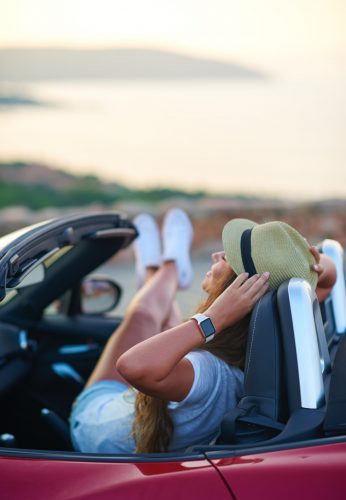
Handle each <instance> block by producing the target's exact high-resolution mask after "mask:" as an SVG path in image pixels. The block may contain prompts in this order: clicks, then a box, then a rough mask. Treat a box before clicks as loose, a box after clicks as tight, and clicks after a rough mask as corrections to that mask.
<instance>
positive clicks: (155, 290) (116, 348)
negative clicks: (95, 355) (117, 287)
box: [86, 261, 178, 386]
mask: <svg viewBox="0 0 346 500" xmlns="http://www.w3.org/2000/svg"><path fill="white" fill-rule="evenodd" d="M150 275H151V276H150ZM177 287H178V275H177V269H176V265H175V262H174V261H169V262H164V263H163V264H162V265H161V266H160V268H159V269H158V270H157V271H156V272H155V270H153V272H151V273H150V272H149V274H148V279H147V280H146V282H145V283H144V285H143V287H142V288H141V289H140V290H138V292H137V293H136V295H135V296H134V297H133V299H132V301H131V303H130V305H129V307H128V309H127V312H126V314H125V317H124V320H123V322H122V323H121V325H120V326H119V327H118V328H117V329H116V331H115V332H114V333H113V334H112V336H111V337H110V339H109V340H108V342H107V344H106V346H105V348H104V350H103V352H102V354H101V356H100V358H99V360H98V362H97V364H96V366H95V368H94V370H93V372H92V374H91V375H90V377H89V379H88V381H87V383H86V386H89V385H91V384H93V383H95V382H98V381H100V380H118V381H120V382H123V383H125V384H126V381H125V380H124V379H123V378H122V377H121V375H120V374H119V373H118V372H117V370H116V369H115V364H116V361H117V360H118V358H119V356H121V354H123V353H124V352H126V351H127V350H128V349H130V348H131V347H133V346H134V345H135V344H138V343H139V342H142V341H143V340H146V339H147V338H149V337H152V336H153V335H155V334H157V333H159V332H160V331H162V327H163V323H164V322H165V321H166V320H167V319H168V317H169V316H170V314H171V310H172V304H173V301H174V297H175V294H176V291H177Z"/></svg>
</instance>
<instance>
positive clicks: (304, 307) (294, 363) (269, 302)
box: [220, 278, 330, 443]
mask: <svg viewBox="0 0 346 500" xmlns="http://www.w3.org/2000/svg"><path fill="white" fill-rule="evenodd" d="M329 371H330V359H329V353H328V347H327V342H326V338H325V333H324V328H323V323H322V318H321V314H320V309H319V305H318V302H317V298H316V295H315V293H314V292H313V291H312V290H311V287H310V285H309V284H308V283H307V282H306V281H304V280H302V279H299V278H292V279H290V280H289V281H286V282H285V283H283V284H282V285H281V286H280V288H279V289H278V291H277V292H268V293H267V294H266V295H265V296H264V297H262V299H261V300H260V301H259V302H258V303H257V305H256V307H255V309H254V311H253V313H252V317H251V322H250V327H249V338H248V346H247V355H246V363H245V374H244V375H245V378H244V394H243V397H242V398H241V400H240V401H239V404H238V406H237V408H236V409H235V410H234V411H232V412H230V414H228V415H227V416H226V417H225V419H224V421H223V423H222V426H221V439H220V442H223V443H227V442H228V443H229V442H243V441H245V440H247V442H249V437H250V436H251V437H250V439H257V440H263V439H271V442H280V441H281V442H282V441H290V440H294V439H297V438H304V437H305V436H306V437H308V436H310V435H311V434H312V435H313V434H315V433H317V432H320V429H321V426H322V424H321V420H322V422H323V411H322V412H321V410H322V409H323V408H324V404H325V388H324V387H325V378H326V376H327V373H328V372H329ZM256 427H257V428H258V432H257V435H256V433H254V428H256ZM261 430H263V432H261ZM265 430H266V431H267V432H264V431H265Z"/></svg>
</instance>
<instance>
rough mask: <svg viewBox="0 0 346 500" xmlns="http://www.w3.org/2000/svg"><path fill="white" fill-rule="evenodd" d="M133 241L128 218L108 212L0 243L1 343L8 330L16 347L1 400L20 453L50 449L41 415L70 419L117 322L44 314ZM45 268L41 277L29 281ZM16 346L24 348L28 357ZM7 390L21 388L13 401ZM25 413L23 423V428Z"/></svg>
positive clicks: (0, 374)
mask: <svg viewBox="0 0 346 500" xmlns="http://www.w3.org/2000/svg"><path fill="white" fill-rule="evenodd" d="M135 236H136V230H135V228H134V226H133V225H132V223H131V222H130V221H129V220H128V219H127V218H126V217H124V216H123V215H120V214H117V213H113V212H109V213H100V214H86V215H77V216H70V217H66V218H61V219H57V220H53V221H47V222H45V223H41V224H38V225H36V226H33V227H29V228H26V229H24V230H21V231H19V232H16V233H15V234H12V235H9V236H8V237H5V239H3V240H0V290H1V292H2V296H3V298H5V293H4V292H7V293H8V294H9V295H10V300H8V301H7V302H6V300H7V297H6V298H5V300H4V301H3V302H2V305H1V304H0V322H1V323H2V325H3V328H2V329H1V328H0V335H1V333H2V332H3V335H5V330H7V333H6V335H7V336H6V340H8V339H10V342H11V343H12V344H13V345H12V347H9V343H8V342H7V351H8V352H6V353H5V354H6V362H5V363H3V364H2V365H1V367H0V378H2V382H3V387H2V389H3V390H2V389H1V387H0V389H1V390H0V397H1V396H2V395H3V397H4V398H5V399H4V400H3V402H4V403H5V404H7V406H8V408H10V409H11V411H9V413H8V418H7V420H6V422H5V430H7V427H9V428H10V429H11V426H12V424H13V422H15V421H17V422H18V423H17V425H15V424H13V425H14V427H15V428H16V429H17V433H16V434H18V433H19V435H20V436H22V438H21V437H20V438H19V439H20V441H21V442H22V446H24V447H30V446H31V445H34V444H35V443H37V442H40V446H41V447H42V448H43V447H45V446H46V447H51V446H52V443H50V442H49V440H47V439H46V435H45V433H44V432H43V429H42V421H41V419H40V413H41V412H42V410H43V409H44V408H48V409H50V410H52V411H54V412H57V413H58V416H60V417H62V418H63V419H65V420H66V419H67V417H68V414H69V411H70V407H71V404H72V401H73V400H74V398H75V396H76V395H77V394H78V392H79V391H80V390H81V388H82V387H83V385H84V380H85V378H86V377H87V375H88V373H89V372H90V371H91V369H92V367H93V366H94V364H95V362H96V360H97V358H98V356H99V354H100V352H101V350H102V348H103V345H104V344H105V342H106V340H107V338H108V337H109V335H110V334H111V332H112V331H113V330H114V329H115V328H116V327H117V325H118V324H119V322H120V321H121V318H116V317H113V318H107V317H105V316H103V315H95V316H89V317H85V316H84V315H83V314H77V315H59V316H56V317H48V316H46V315H45V314H44V311H45V310H46V308H47V307H48V306H49V304H51V303H52V302H53V301H55V300H57V299H59V297H61V296H62V295H63V294H64V293H66V291H68V290H69V289H72V288H74V287H76V285H78V284H79V283H80V282H81V280H82V279H83V278H84V276H86V275H88V274H90V272H92V271H93V270H94V269H95V268H97V267H98V266H99V265H100V264H102V263H104V262H105V261H106V260H107V259H109V258H110V257H111V256H113V255H114V254H116V253H117V252H118V251H120V250H121V249H123V248H125V247H127V246H128V245H129V244H130V243H131V242H132V240H133V239H134V238H135ZM42 266H44V273H43V276H42V275H41V276H38V278H37V276H36V278H35V279H34V280H32V279H31V278H32V275H33V274H34V275H35V273H36V270H37V269H38V268H39V267H42ZM36 274H37V273H36ZM28 279H31V281H30V282H29V283H28V281H27V280H28ZM11 294H14V296H12V297H11ZM9 329H10V330H11V331H8V330H9ZM16 329H17V331H16ZM12 330H14V331H12ZM20 339H21V340H20ZM20 342H21V343H22V345H25V346H26V351H25V353H24V350H23V352H22V351H21V348H20V345H19V344H20ZM14 353H17V354H19V356H17V357H20V358H21V362H22V361H23V359H22V358H24V354H25V367H26V369H25V370H24V368H23V367H22V368H21V370H20V371H19V369H18V366H17V365H16V367H15V369H13V366H14V365H13V363H15V362H17V361H18V360H17V359H16V360H14V359H13V357H14V355H13V354H14ZM1 354H2V353H0V355H1ZM22 354H23V355H22ZM5 372H6V373H9V374H10V376H6V375H5ZM24 377H26V379H25V384H24V385H22V384H20V382H21V380H23V379H24ZM14 379H15V380H14ZM10 386H11V387H10ZM12 386H13V387H16V386H18V387H20V391H17V393H16V394H15V397H14V394H13V391H12ZM10 388H11V390H10ZM23 408H25V413H26V414H27V418H26V419H22V421H21V420H20V414H21V412H22V411H23ZM26 423H27V430H26V429H25V425H26ZM23 436H24V437H25V438H24V437H23Z"/></svg>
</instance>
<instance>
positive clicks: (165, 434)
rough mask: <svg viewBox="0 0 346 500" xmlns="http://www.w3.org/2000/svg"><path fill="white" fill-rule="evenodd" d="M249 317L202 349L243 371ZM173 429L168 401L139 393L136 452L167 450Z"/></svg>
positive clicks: (225, 281) (219, 288) (227, 279)
mask: <svg viewBox="0 0 346 500" xmlns="http://www.w3.org/2000/svg"><path fill="white" fill-rule="evenodd" d="M235 278H236V274H235V273H234V272H233V271H231V270H230V273H229V274H228V275H227V276H224V277H223V278H222V279H221V280H219V282H218V283H217V285H216V286H215V287H214V289H213V291H212V292H211V293H209V295H208V297H207V299H206V300H205V301H203V302H202V303H201V304H200V305H199V307H198V308H197V311H196V312H204V311H205V310H206V309H207V308H208V307H209V306H210V305H211V304H212V303H213V302H214V300H215V299H216V298H217V297H218V296H219V295H220V294H221V293H222V292H223V291H224V290H225V289H226V288H227V287H228V286H229V285H230V284H231V283H232V282H233V281H234V279H235ZM249 321H250V314H249V315H247V316H246V317H245V318H243V319H242V320H240V321H239V322H238V323H236V324H235V325H233V326H230V327H228V328H226V329H225V330H223V332H222V334H221V335H217V336H216V337H214V339H213V340H212V341H211V342H208V344H205V345H204V346H202V347H201V349H203V350H206V351H209V352H210V353H212V354H214V355H215V356H217V357H218V358H220V359H222V360H223V361H225V362H226V363H227V364H229V365H232V366H236V367H238V368H241V369H244V362H245V350H246V341H247V333H248V327H249ZM173 430H174V425H173V422H172V419H171V417H170V415H169V414H168V411H167V401H165V400H162V399H158V398H155V397H152V396H148V395H146V394H143V393H141V392H139V393H138V394H137V397H136V401H135V419H134V423H133V427H132V432H133V436H134V439H135V442H136V452H137V453H160V452H166V451H168V448H169V444H170V440H171V436H172V433H173Z"/></svg>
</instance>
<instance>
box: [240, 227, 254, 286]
mask: <svg viewBox="0 0 346 500" xmlns="http://www.w3.org/2000/svg"><path fill="white" fill-rule="evenodd" d="M251 233H252V229H246V230H245V231H244V232H243V234H242V235H241V240H240V251H241V258H242V261H243V266H244V270H245V271H246V272H247V273H249V276H253V275H254V274H256V273H257V271H256V268H255V264H254V263H253V260H252V257H251Z"/></svg>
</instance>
